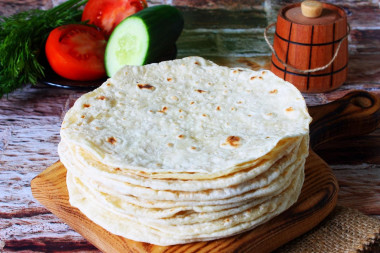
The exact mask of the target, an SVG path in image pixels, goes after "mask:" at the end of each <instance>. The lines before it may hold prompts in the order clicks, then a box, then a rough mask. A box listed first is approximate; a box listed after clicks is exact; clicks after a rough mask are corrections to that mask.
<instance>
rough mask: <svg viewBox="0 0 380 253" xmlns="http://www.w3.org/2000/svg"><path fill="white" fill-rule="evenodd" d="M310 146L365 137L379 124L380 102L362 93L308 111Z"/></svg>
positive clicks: (358, 92)
mask: <svg viewBox="0 0 380 253" xmlns="http://www.w3.org/2000/svg"><path fill="white" fill-rule="evenodd" d="M309 113H310V115H311V116H312V117H313V121H312V123H311V125H310V146H311V148H313V149H315V148H316V146H318V145H319V144H322V143H325V142H328V141H331V140H335V139H339V138H342V137H350V136H358V135H364V134H368V133H370V132H372V131H374V130H375V129H376V127H377V126H378V125H379V123H380V98H379V97H377V96H375V95H374V94H371V93H369V92H366V91H353V92H350V93H348V94H347V95H345V96H344V97H342V98H340V99H338V100H336V101H334V102H331V103H329V104H325V105H318V106H312V107H309Z"/></svg>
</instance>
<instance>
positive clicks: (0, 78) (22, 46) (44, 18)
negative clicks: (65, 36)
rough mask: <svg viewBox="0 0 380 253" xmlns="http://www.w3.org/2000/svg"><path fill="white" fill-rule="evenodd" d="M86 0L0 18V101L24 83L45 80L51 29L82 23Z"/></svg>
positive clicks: (74, 0)
mask: <svg viewBox="0 0 380 253" xmlns="http://www.w3.org/2000/svg"><path fill="white" fill-rule="evenodd" d="M86 2H87V0H68V1H67V2H64V3H62V4H60V5H58V6H56V7H54V8H52V9H49V10H29V11H24V12H20V13H17V14H15V15H13V16H10V17H3V16H0V98H1V97H2V96H3V95H4V94H8V93H9V92H12V91H13V90H15V89H17V88H20V87H21V86H22V85H23V84H26V83H31V84H36V83H37V81H38V80H39V79H41V78H43V77H44V71H45V68H44V66H43V65H42V64H41V63H42V62H43V59H41V58H42V57H41V55H43V51H44V49H45V42H46V39H47V37H48V35H49V33H50V31H51V30H53V29H54V28H56V27H58V26H61V25H65V24H75V23H79V22H80V20H81V15H82V10H80V7H81V6H83V5H84V4H85V3H86Z"/></svg>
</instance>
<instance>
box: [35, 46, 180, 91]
mask: <svg viewBox="0 0 380 253" xmlns="http://www.w3.org/2000/svg"><path fill="white" fill-rule="evenodd" d="M176 56H177V47H176V45H173V46H171V47H170V48H169V49H168V50H166V51H165V53H164V54H163V55H162V56H160V57H158V58H157V59H156V61H155V62H160V61H166V60H173V59H175V58H176ZM44 65H45V68H46V71H45V78H44V79H42V80H40V83H43V84H46V85H49V86H53V87H58V88H63V89H72V90H93V89H95V88H97V87H99V86H100V85H102V84H103V83H104V82H105V81H106V80H107V78H102V79H99V80H94V81H74V80H69V79H66V78H63V77H61V76H59V75H57V74H56V73H55V72H54V71H53V70H52V69H51V68H50V66H49V64H48V63H47V61H46V59H45V64H44Z"/></svg>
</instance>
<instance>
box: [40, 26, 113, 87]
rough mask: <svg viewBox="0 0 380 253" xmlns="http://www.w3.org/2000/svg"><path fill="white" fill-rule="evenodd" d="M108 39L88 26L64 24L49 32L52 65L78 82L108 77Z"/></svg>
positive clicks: (61, 73)
mask: <svg viewBox="0 0 380 253" xmlns="http://www.w3.org/2000/svg"><path fill="white" fill-rule="evenodd" d="M105 48H106V39H105V38H104V35H103V33H102V32H101V31H99V30H97V29H96V28H95V27H91V26H87V25H64V26H60V27H57V28H55V29H54V30H53V31H51V32H50V34H49V37H48V39H47V41H46V46H45V52H46V57H47V59H48V62H49V64H50V66H51V68H52V69H53V70H54V71H55V72H56V73H57V74H58V75H60V76H62V77H64V78H67V79H71V80H78V81H89V80H96V79H99V78H102V77H105V76H106V72H105V68H104V51H105Z"/></svg>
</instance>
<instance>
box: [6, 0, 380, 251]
mask: <svg viewBox="0 0 380 253" xmlns="http://www.w3.org/2000/svg"><path fill="white" fill-rule="evenodd" d="M31 2H33V3H32V4H31V5H32V6H33V4H35V5H36V6H39V7H41V6H42V7H43V6H44V5H45V7H46V6H47V7H49V4H46V2H48V1H31ZM155 2H157V1H155ZM158 2H159V1H158ZM162 2H165V1H162ZM171 2H176V3H177V4H178V5H181V4H182V5H185V4H189V2H188V1H171ZM195 2H197V3H198V2H202V1H195ZM211 2H212V3H213V4H214V5H216V7H220V6H218V5H217V4H216V3H218V1H211ZM220 2H223V4H228V2H231V1H220ZM242 2H244V1H242ZM252 2H255V3H256V4H258V5H260V3H261V4H263V3H265V6H264V7H263V8H264V9H265V10H264V12H265V13H266V15H267V17H266V18H264V21H263V20H261V19H260V17H258V20H261V21H262V22H264V23H263V24H260V25H259V27H258V28H247V27H245V28H247V29H245V30H244V29H243V28H241V27H240V26H239V23H238V22H237V19H236V18H234V17H235V16H234V12H236V11H235V10H220V9H217V10H215V9H212V10H209V9H205V8H206V7H207V6H200V7H201V8H200V9H199V10H194V9H189V10H187V11H186V13H185V14H186V15H185V19H186V20H188V24H187V26H186V30H185V31H184V33H183V35H182V37H181V38H180V40H179V42H178V48H179V55H178V57H182V56H186V55H195V54H197V55H202V56H204V57H206V58H208V59H211V60H213V61H215V62H216V63H219V64H222V65H227V66H241V67H247V68H252V69H262V68H268V67H269V56H268V55H269V51H268V49H267V48H266V47H265V45H263V39H262V31H263V27H265V26H266V24H267V23H268V22H269V21H270V20H273V19H274V18H275V13H276V11H277V9H278V7H279V6H281V5H283V4H284V3H285V2H286V1H252ZM268 2H269V3H270V4H269V7H268ZM288 2H289V1H288ZM330 2H331V1H330ZM333 2H334V1H333ZM335 2H336V3H337V4H341V6H343V7H345V9H346V10H347V12H348V13H349V22H350V24H351V27H352V33H351V36H350V48H349V52H350V59H349V73H348V79H347V81H346V83H345V84H344V85H343V86H342V87H340V88H339V89H337V90H335V91H332V92H328V93H318V94H305V97H306V101H307V103H308V105H319V104H325V103H328V102H331V101H334V100H336V99H338V98H340V97H342V96H343V95H345V94H346V93H348V92H350V91H352V90H365V91H369V92H372V93H373V94H376V95H377V96H380V29H379V28H380V11H379V7H380V6H379V3H376V1H361V2H360V1H359V2H358V1H345V2H344V3H343V1H335ZM10 3H11V1H0V6H2V7H5V8H8V9H4V8H3V10H9V11H8V13H7V11H3V12H2V13H1V12H0V13H1V14H9V13H12V12H14V9H10V6H13V5H12V4H10ZM220 4H221V3H220ZM271 4H272V5H271ZM208 7H210V6H208ZM211 7H212V6H211ZM222 7H223V6H222ZM224 7H225V6H224ZM260 8H261V7H259V11H257V10H256V9H252V10H251V9H249V8H248V9H249V10H248V11H247V10H245V11H241V13H239V15H240V14H241V15H242V16H243V19H244V17H245V16H244V15H251V14H252V13H253V14H255V15H256V14H257V13H258V15H259V16H260V15H261V14H260V13H262V12H261V10H260ZM268 8H270V10H269V11H268ZM276 8H277V9H276ZM0 9H1V8H0ZM20 9H22V8H20ZM227 9H228V8H227ZM202 12H204V13H206V14H207V13H209V14H210V13H212V14H214V15H215V16H217V17H218V15H219V18H221V17H225V16H227V17H228V18H230V19H231V20H232V21H233V22H235V23H234V24H235V25H236V26H235V27H233V28H234V29H235V30H231V28H230V27H227V29H226V30H222V29H220V28H218V27H217V26H215V25H209V24H216V23H218V22H215V21H210V20H207V17H208V16H209V15H199V14H197V13H202ZM251 12H252V13H251ZM247 13H248V14H247ZM265 13H264V14H265ZM268 13H269V14H268ZM273 13H274V14H273ZM202 16H204V17H206V18H205V20H203V19H201V18H199V17H202ZM268 17H269V18H268ZM245 18H246V17H245ZM221 20H223V21H221V23H223V24H226V23H228V21H225V20H224V19H221ZM245 20H248V19H245ZM268 20H269V21H268ZM232 21H231V22H232ZM202 22H203V23H202ZM233 22H232V23H233ZM247 22H248V21H247ZM249 22H250V21H249ZM202 25H203V26H205V28H202V29H199V27H200V26H202ZM234 31H236V34H234ZM252 33H253V34H255V33H257V36H256V37H249V38H248V39H246V40H245V38H244V37H240V36H241V34H252ZM239 34H240V35H239ZM213 36H215V38H214V37H213ZM189 38H195V39H193V40H192V43H193V44H191V43H190V44H189V40H190V39H189ZM255 39H256V40H257V41H255ZM214 40H215V41H217V42H215V41H214ZM213 41H214V42H215V45H213V44H212V43H211V42H213ZM231 41H232V42H233V41H235V43H232V42H231ZM242 41H243V42H242ZM208 42H210V43H211V45H210V43H208ZM223 43H225V44H223ZM229 43H230V44H229ZM244 43H248V44H249V43H257V45H258V47H259V49H257V47H255V49H254V50H262V52H264V53H262V54H261V56H260V54H258V53H257V52H243V51H242V52H241V51H239V50H243V49H244V48H246V44H244ZM221 44H222V46H221ZM223 45H224V46H223ZM209 46H210V48H208V47H209ZM239 47H240V48H239ZM260 47H261V48H260ZM228 50H230V51H228ZM254 50H253V51H254ZM231 52H235V54H233V53H231ZM0 57H1V56H0ZM83 92H84V91H75V90H67V89H59V88H53V87H48V86H43V85H38V86H36V87H31V86H30V85H26V86H25V87H24V88H23V89H20V90H17V91H15V92H13V93H11V94H9V95H8V97H6V96H5V97H3V98H2V99H0V252H3V251H4V252H13V251H23V252H26V251H28V252H29V251H33V252H46V251H79V250H83V251H86V252H92V251H94V252H97V250H96V249H95V248H94V247H93V246H92V245H91V244H89V243H88V242H87V241H86V240H85V239H84V238H83V237H82V236H80V235H79V234H77V233H76V232H75V231H73V230H72V229H71V228H70V227H68V226H67V225H66V224H64V223H63V222H61V221H60V220H59V219H58V218H57V217H55V216H54V215H53V214H51V213H50V212H49V211H48V210H46V209H45V208H44V207H43V206H41V205H40V204H39V203H38V202H37V201H35V200H34V199H33V196H32V193H31V190H30V181H31V180H32V179H33V178H34V177H35V176H36V175H37V174H39V173H40V172H42V171H43V170H44V169H45V168H47V167H48V166H50V165H51V164H52V163H54V162H56V161H57V160H58V154H57V144H58V142H59V140H60V136H59V128H60V124H61V121H62V117H63V114H64V112H66V111H67V109H68V108H69V106H70V105H71V104H72V103H73V102H74V101H75V100H76V99H77V98H78V97H79V96H80V95H81V94H83ZM315 151H316V153H318V154H319V155H320V156H321V157H322V158H323V159H324V160H325V161H326V162H327V163H328V164H329V165H330V167H331V168H332V169H333V171H334V173H335V175H336V177H337V179H338V182H339V185H340V192H339V198H338V204H340V205H344V206H348V207H352V208H355V209H358V210H360V211H362V212H363V213H365V214H368V215H371V216H375V217H377V218H380V183H379V182H380V128H379V127H378V128H377V129H376V130H375V131H374V132H373V133H371V134H368V135H365V136H357V137H352V138H346V139H342V140H338V141H334V142H332V143H326V144H323V145H321V146H319V147H318V149H316V150H315Z"/></svg>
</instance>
